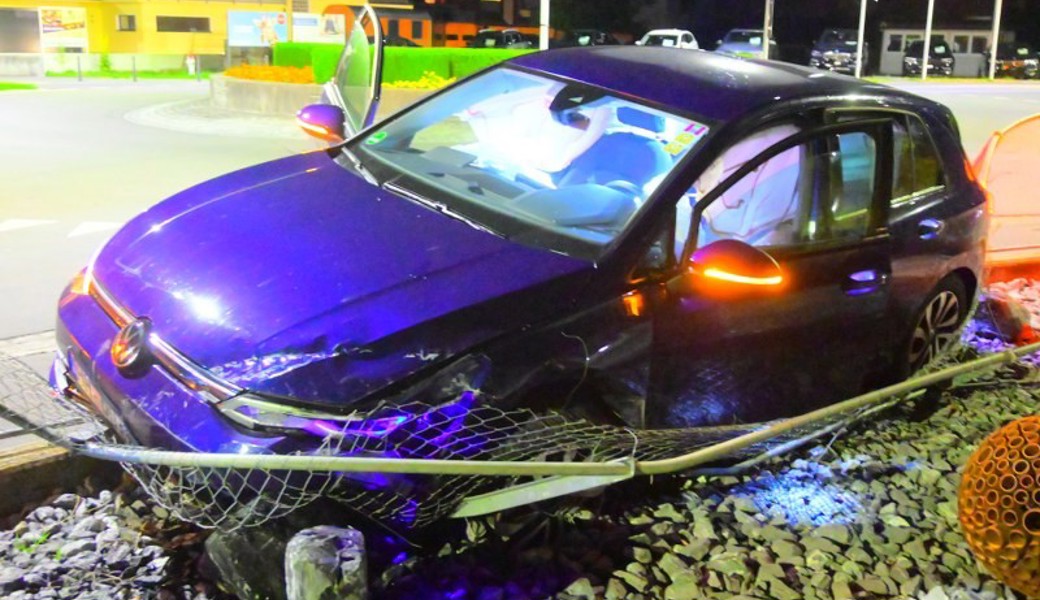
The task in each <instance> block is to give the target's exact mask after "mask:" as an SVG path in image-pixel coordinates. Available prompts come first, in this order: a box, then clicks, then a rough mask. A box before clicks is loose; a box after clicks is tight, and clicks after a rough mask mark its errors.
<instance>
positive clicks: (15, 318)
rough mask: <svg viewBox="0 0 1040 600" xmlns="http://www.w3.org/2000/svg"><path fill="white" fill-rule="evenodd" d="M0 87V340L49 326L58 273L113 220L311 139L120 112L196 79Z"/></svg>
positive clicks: (170, 98) (83, 255) (176, 97)
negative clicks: (177, 125) (194, 129)
mask: <svg viewBox="0 0 1040 600" xmlns="http://www.w3.org/2000/svg"><path fill="white" fill-rule="evenodd" d="M45 85H46V86H47V87H46V88H45V89H41V90H39V91H28V92H2V93H0V307H2V309H0V340H3V339H6V338H11V337H14V336H20V335H23V334H29V333H35V332H39V331H43V330H47V329H50V328H52V319H53V315H54V308H53V307H54V303H55V301H56V299H57V295H58V292H59V291H60V290H61V288H62V287H63V285H64V284H65V282H66V281H67V280H68V279H69V278H70V277H71V276H72V274H73V273H75V272H76V271H77V270H78V269H80V268H81V267H82V266H83V265H84V264H86V262H87V260H88V259H89V258H90V256H91V254H92V252H93V251H94V249H95V248H97V246H98V245H99V244H100V243H102V242H103V241H104V240H105V239H106V238H107V237H108V236H109V235H110V234H111V233H112V232H113V231H114V229H115V228H116V227H118V226H119V224H121V223H123V222H124V221H126V220H127V219H128V218H129V217H131V216H133V215H134V214H136V213H138V212H140V211H141V210H143V209H145V208H147V207H148V206H150V205H151V204H153V203H155V202H156V201H158V200H160V199H162V198H163V197H165V196H168V195H170V194H172V193H173V192H176V191H178V190H180V189H183V188H184V187H187V186H189V185H191V184H192V183H195V182H198V181H202V180H205V179H208V178H210V177H214V176H216V175H219V174H221V173H226V172H228V171H231V170H234V169H237V168H241V167H244V166H247V165H251V164H255V163H258V162H262V161H265V160H270V159H273V158H277V157H280V156H285V155H287V154H291V153H294V152H299V151H302V150H306V149H310V148H312V147H313V145H312V144H311V142H309V141H308V140H307V139H306V137H305V136H304V135H303V134H302V133H300V134H299V135H298V136H296V137H294V138H293V139H289V138H286V139H271V138H260V137H236V136H227V135H203V134H191V133H185V132H179V131H170V130H167V129H160V128H156V127H149V126H144V125H141V124H139V123H135V122H131V121H130V120H128V119H127V118H126V117H127V115H128V114H130V115H135V114H136V115H139V114H141V112H142V110H144V109H147V108H150V107H156V106H165V105H168V104H169V103H171V102H184V101H192V100H200V99H203V98H205V96H206V93H207V91H206V89H207V88H206V84H205V83H201V84H200V83H197V82H194V81H185V82H173V83H170V82H141V83H138V84H132V83H127V82H108V83H99V82H96V81H94V82H89V83H87V85H85V86H83V87H79V86H78V85H77V82H75V80H67V81H66V80H59V81H56V82H55V81H46V82H45Z"/></svg>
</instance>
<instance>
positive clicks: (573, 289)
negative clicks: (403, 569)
mask: <svg viewBox="0 0 1040 600" xmlns="http://www.w3.org/2000/svg"><path fill="white" fill-rule="evenodd" d="M359 31H361V35H355V37H354V38H352V40H351V42H349V43H348V46H347V51H346V52H345V55H344V58H343V60H342V61H341V64H340V69H339V71H338V72H337V74H336V77H335V79H334V80H333V81H332V82H330V84H329V85H328V86H327V87H326V98H327V103H325V104H323V105H315V106H311V107H307V108H305V109H303V110H301V112H300V115H299V117H300V120H301V122H302V124H303V125H304V127H305V128H306V129H307V130H308V131H310V132H312V133H315V134H316V135H320V136H322V137H324V138H326V139H330V140H332V141H333V142H334V143H332V144H331V145H330V146H329V147H328V148H327V149H324V150H320V151H315V152H311V153H307V154H303V155H298V156H292V157H288V158H283V159H279V160H275V161H272V162H268V163H264V164H260V165H257V166H254V167H250V168H247V169H244V170H241V171H238V172H235V173H230V174H228V175H225V176H222V177H219V178H217V179H214V180H211V181H208V182H205V183H202V184H199V185H197V186H195V187H192V188H190V189H188V190H185V191H183V192H181V193H179V194H176V195H174V196H173V197H171V198H168V199H166V200H164V201H163V202H160V203H159V204H157V205H155V206H154V207H152V208H151V209H149V210H148V211H146V212H144V213H143V214H141V215H140V216H138V217H136V218H134V219H133V220H131V221H130V222H129V223H128V224H127V225H126V226H125V227H124V228H123V229H122V230H121V231H119V232H118V233H117V234H116V235H115V236H114V237H113V238H112V240H111V241H109V242H108V243H107V244H106V245H105V246H104V247H103V248H102V249H101V250H100V251H99V252H98V253H97V254H96V256H95V258H94V259H93V260H92V261H91V263H90V264H89V265H87V267H86V269H85V270H84V272H83V273H82V274H81V275H80V276H79V277H78V278H77V279H76V280H75V281H74V282H73V283H72V284H71V285H70V287H68V288H67V289H65V291H64V292H63V293H62V297H61V300H60V303H59V309H58V326H57V336H58V343H59V347H60V353H59V356H58V357H57V360H56V361H55V364H54V369H53V383H54V386H55V388H56V389H57V390H58V391H59V392H60V393H62V394H64V395H65V396H66V397H68V398H72V399H75V400H78V401H80V402H81V403H83V404H85V405H87V406H89V407H90V409H91V410H93V411H94V412H96V413H97V414H99V415H101V416H103V417H104V418H105V420H106V421H107V422H108V423H109V424H110V425H111V427H112V428H113V429H114V431H115V432H116V434H117V435H118V436H119V438H120V439H121V440H122V441H124V442H127V443H132V444H139V445H142V446H146V447H151V448H161V449H170V450H190V451H199V452H213V453H239V454H241V453H255V454H271V453H275V454H291V453H309V452H320V451H321V449H322V448H325V449H326V451H327V449H328V448H329V446H328V441H329V440H330V439H333V440H336V441H337V444H336V445H335V446H334V450H335V451H336V452H340V453H351V452H353V453H357V454H359V455H366V456H381V457H389V458H394V457H411V458H416V457H417V458H468V459H471V460H482V459H485V458H488V457H492V456H509V457H512V458H514V459H515V458H517V457H519V458H521V459H532V460H534V459H536V457H537V456H541V455H540V454H538V452H542V450H537V451H531V452H528V453H524V452H523V451H522V450H523V448H522V446H523V443H525V442H524V441H523V440H526V439H528V438H527V437H524V436H526V435H528V434H529V433H530V432H531V431H532V430H531V428H530V427H528V426H526V425H518V424H517V422H516V421H515V420H509V419H506V416H509V415H514V414H520V413H523V414H531V415H540V414H544V413H547V412H555V413H557V414H560V415H563V416H562V417H560V420H559V426H560V427H561V428H563V429H566V427H568V423H573V422H581V423H592V424H595V425H596V426H598V427H601V429H599V430H596V431H600V432H602V437H601V438H600V439H598V440H594V441H597V442H602V441H603V440H615V439H623V440H627V442H626V443H631V441H632V440H633V439H641V438H639V436H641V435H644V433H645V432H654V431H657V430H667V429H676V430H683V431H692V432H696V431H709V432H718V431H729V429H727V428H732V427H733V424H743V426H745V427H744V429H745V430H746V429H748V428H753V427H755V424H757V423H762V422H764V421H769V420H772V419H778V418H783V417H789V416H793V415H798V414H801V413H805V412H807V411H809V410H811V409H814V408H818V407H820V406H823V405H826V404H829V403H833V402H835V401H837V400H840V399H843V398H848V397H851V396H854V395H856V394H859V393H862V392H863V391H865V390H870V389H874V388H877V387H879V386H882V385H885V384H888V383H891V382H894V381H898V380H900V379H902V378H905V377H907V376H908V375H909V374H910V373H912V372H914V371H916V370H918V369H920V368H921V367H922V366H923V365H925V364H927V363H928V362H929V361H930V360H932V358H933V357H935V356H936V355H937V354H939V353H940V352H942V351H943V350H944V349H945V348H946V347H948V346H949V344H950V343H951V342H952V341H953V340H954V339H955V337H956V335H957V332H958V330H959V328H960V327H961V325H962V324H963V322H964V321H965V319H966V316H967V314H968V311H969V308H970V305H971V304H972V302H973V299H974V298H975V296H976V293H977V292H978V289H979V281H980V274H981V269H982V260H983V250H984V242H985V231H986V210H985V196H984V193H983V190H982V189H980V187H979V186H978V185H977V184H976V182H975V180H974V177H973V174H972V172H971V171H970V168H969V167H968V166H967V162H966V161H965V158H964V155H963V152H962V150H961V144H960V139H959V133H958V130H957V125H956V123H955V121H954V119H953V116H952V115H951V113H950V111H949V110H948V109H946V108H945V107H943V106H941V105H939V104H936V103H935V102H932V101H930V100H926V99H923V98H920V97H917V96H913V95H911V94H908V93H905V92H901V91H897V90H894V89H891V88H888V87H885V86H882V85H877V84H872V83H868V82H864V81H859V80H856V79H852V78H848V77H845V76H840V75H835V74H831V73H826V72H820V71H817V70H814V69H809V68H805V67H798V66H793V65H789V64H785V63H777V62H766V61H755V60H744V59H739V58H733V57H728V56H723V55H719V54H713V53H706V52H689V53H676V52H674V51H672V50H670V49H661V48H640V47H624V46H616V47H597V48H583V49H564V50H555V51H549V52H541V53H533V54H527V55H524V56H521V57H518V58H515V59H513V60H510V61H507V62H505V63H503V64H501V65H499V66H496V67H493V68H490V69H488V70H486V71H483V72H481V73H479V74H477V75H474V76H473V77H470V78H467V79H465V80H463V81H461V82H459V83H457V84H455V85H452V86H450V87H448V88H446V89H444V90H442V91H440V92H438V93H436V94H434V95H433V96H431V97H429V98H427V99H426V100H424V101H422V102H421V103H419V104H417V105H415V106H413V107H411V108H409V109H406V110H404V111H402V112H400V113H398V114H396V115H394V116H392V117H390V118H388V119H386V120H384V121H382V122H379V123H376V124H372V115H373V114H374V100H375V98H377V97H378V96H379V91H378V80H379V57H380V51H379V48H378V45H379V38H378V35H376V36H374V41H375V44H376V46H377V48H375V50H374V51H373V50H372V49H370V48H369V46H368V45H369V40H368V39H367V38H366V36H365V35H364V32H363V30H359ZM369 57H371V58H372V61H369V60H367V59H368V58H369ZM362 58H364V59H366V60H362ZM495 419H501V420H502V421H501V423H500V422H499V421H496V420H495ZM506 421H508V423H507V422H506ZM539 423H541V424H542V426H544V425H545V422H544V421H539ZM553 427H555V426H553ZM510 428H511V429H510ZM549 429H552V427H549ZM539 431H542V430H539ZM553 431H555V430H553ZM611 432H613V433H611ZM543 433H544V432H543ZM550 433H551V432H550ZM546 435H548V434H546ZM612 436H613V437H612ZM539 439H551V437H550V438H539ZM652 439H658V438H652ZM589 443H591V442H589ZM604 443H605V442H604ZM612 443H613V442H612ZM644 447H652V444H651V445H649V446H642V445H641V446H640V448H644ZM596 451H597V450H595V449H594V448H591V447H590V449H588V450H587V452H585V454H584V455H586V456H588V455H593V454H595V452H596ZM495 453H499V454H495ZM579 454H580V453H579ZM434 479H435V478H430V479H427V480H424V482H423V483H415V480H414V479H409V478H408V477H407V476H404V475H394V476H382V475H378V474H368V475H359V474H348V475H343V485H344V486H345V487H349V486H350V485H356V486H360V488H363V489H364V490H367V491H370V492H372V493H376V492H379V491H380V490H384V491H385V490H390V491H388V492H387V494H390V496H392V497H393V498H396V499H398V500H400V503H399V504H397V505H395V507H396V508H393V509H389V510H388V512H389V513H390V514H387V515H386V516H387V517H388V518H389V519H390V520H397V521H400V522H404V523H406V524H416V523H418V524H421V523H424V522H429V520H431V519H433V518H436V517H437V516H440V515H444V514H447V513H449V512H450V511H451V509H452V501H453V500H452V499H451V497H449V498H448V499H444V497H440V498H441V500H442V501H440V502H439V503H438V504H437V507H436V508H435V509H430V510H432V511H433V512H427V513H423V512H422V511H421V508H417V507H416V505H415V504H416V502H415V498H417V497H426V496H422V494H427V495H429V494H435V493H436V492H435V491H434V490H436V489H439V488H438V486H437V485H436V482H435V481H434ZM441 487H443V486H441ZM474 489H476V488H474V487H468V488H467V487H465V486H463V491H467V490H468V491H472V490H474ZM390 496H387V497H390ZM456 500H457V499H456ZM409 503H410V504H409ZM420 504H421V503H420Z"/></svg>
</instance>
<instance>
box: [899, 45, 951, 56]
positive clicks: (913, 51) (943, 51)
mask: <svg viewBox="0 0 1040 600" xmlns="http://www.w3.org/2000/svg"><path fill="white" fill-rule="evenodd" d="M922 52H924V42H910V44H909V45H908V46H907V47H906V54H907V55H908V56H921V53H922ZM928 54H929V56H949V55H950V47H949V46H947V45H946V44H945V43H943V42H937V43H933V44H932V48H931V50H929V51H928Z"/></svg>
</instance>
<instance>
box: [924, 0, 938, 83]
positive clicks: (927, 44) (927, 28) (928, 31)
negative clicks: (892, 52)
mask: <svg viewBox="0 0 1040 600" xmlns="http://www.w3.org/2000/svg"><path fill="white" fill-rule="evenodd" d="M934 16H935V0H928V17H927V18H926V19H925V22H924V52H922V53H921V79H922V80H924V79H928V55H929V54H930V53H931V50H932V17H934Z"/></svg>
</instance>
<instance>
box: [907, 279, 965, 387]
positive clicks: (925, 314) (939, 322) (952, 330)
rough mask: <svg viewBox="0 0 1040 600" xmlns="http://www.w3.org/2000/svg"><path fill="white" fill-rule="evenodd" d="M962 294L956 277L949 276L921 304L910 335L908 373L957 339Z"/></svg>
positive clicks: (937, 355)
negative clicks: (923, 304) (920, 309)
mask: <svg viewBox="0 0 1040 600" xmlns="http://www.w3.org/2000/svg"><path fill="white" fill-rule="evenodd" d="M965 295H966V294H965V293H964V285H963V284H962V283H961V282H960V280H958V279H956V278H951V279H948V280H946V281H944V282H943V283H942V284H941V285H940V287H939V289H938V290H937V291H936V292H935V293H934V294H933V295H932V297H931V299H930V300H928V303H927V304H925V306H924V309H923V310H922V311H921V315H920V316H919V317H918V319H917V324H916V325H915V326H914V330H913V334H912V335H911V337H910V347H909V352H908V360H909V363H910V372H911V373H913V372H914V371H916V370H918V369H920V368H921V367H923V366H925V365H927V364H928V363H930V362H932V361H933V360H935V359H936V358H937V357H939V356H941V355H942V354H943V353H944V352H946V351H947V350H948V349H949V348H950V347H951V346H952V345H953V344H954V342H956V341H957V333H958V332H959V331H960V327H961V324H962V322H963V321H964V315H965V313H966V310H965V308H966V307H965V300H964V297H965Z"/></svg>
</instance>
